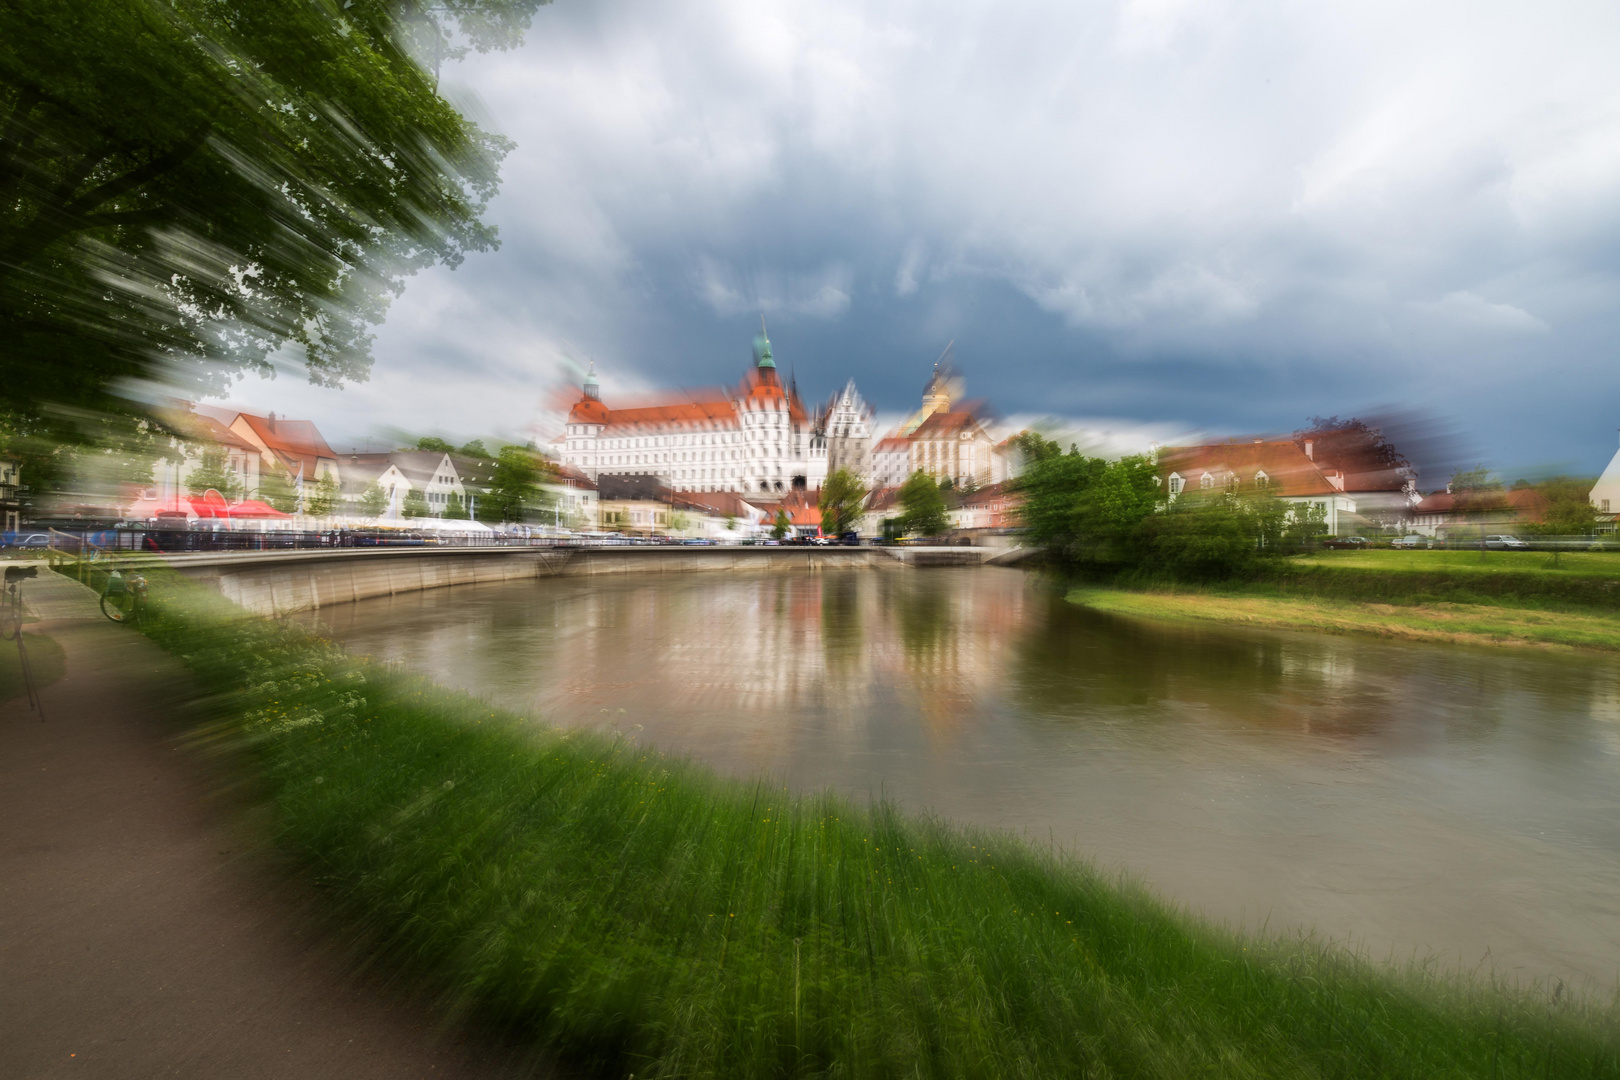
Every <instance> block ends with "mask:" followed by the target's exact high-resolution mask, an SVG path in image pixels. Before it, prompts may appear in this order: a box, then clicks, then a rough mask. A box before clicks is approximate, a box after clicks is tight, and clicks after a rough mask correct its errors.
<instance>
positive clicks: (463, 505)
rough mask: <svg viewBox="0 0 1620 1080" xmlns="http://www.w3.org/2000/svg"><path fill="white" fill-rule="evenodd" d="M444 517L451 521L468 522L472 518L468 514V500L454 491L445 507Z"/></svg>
mask: <svg viewBox="0 0 1620 1080" xmlns="http://www.w3.org/2000/svg"><path fill="white" fill-rule="evenodd" d="M444 516H445V518H446V519H447V520H449V521H466V520H467V518H468V517H470V516H471V515H470V514H468V513H467V500H466V499H463V498H462V497H461V496H460V495H457V494H456V493H455V492H453V491H452V492H451V493H450V501H449V502H448V503H446V504H445V507H444Z"/></svg>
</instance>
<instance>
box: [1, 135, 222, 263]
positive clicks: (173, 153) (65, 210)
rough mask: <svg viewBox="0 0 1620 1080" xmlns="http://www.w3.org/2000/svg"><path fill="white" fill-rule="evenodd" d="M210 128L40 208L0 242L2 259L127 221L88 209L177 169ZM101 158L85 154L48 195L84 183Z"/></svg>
mask: <svg viewBox="0 0 1620 1080" xmlns="http://www.w3.org/2000/svg"><path fill="white" fill-rule="evenodd" d="M212 129H213V125H212V124H204V125H203V126H202V127H201V128H200V129H198V130H197V131H196V132H195V133H194V134H192V135H191V136H190V137H188V138H187V139H186V140H185V141H184V142H182V143H180V144H179V145H178V146H175V147H173V148H172V149H170V150H167V151H165V152H164V153H162V154H159V155H158V156H157V157H155V158H152V159H151V160H150V161H148V162H147V163H146V164H144V165H141V166H139V167H137V168H134V169H131V170H130V171H129V172H127V173H124V174H123V175H122V176H117V177H114V178H113V179H111V180H108V181H106V182H105V183H102V184H98V185H97V186H95V187H93V188H91V189H90V190H89V191H87V192H85V193H84V194H83V195H80V196H79V197H78V198H75V199H73V200H72V201H71V202H68V203H67V204H66V205H65V206H56V207H49V206H48V207H42V208H41V210H40V213H39V216H38V217H36V218H35V219H34V221H33V223H32V224H31V225H30V226H29V227H28V228H26V229H24V230H22V231H21V232H20V233H19V234H18V235H17V236H16V237H15V239H13V240H12V241H11V242H10V243H8V244H4V245H0V256H3V257H4V261H6V262H10V263H13V264H20V263H23V262H27V261H28V260H29V259H32V258H34V257H35V256H36V255H38V254H39V253H40V252H42V251H44V250H45V249H46V248H48V247H50V245H52V244H54V243H56V241H58V240H60V239H62V238H63V237H64V236H67V235H69V234H71V233H75V232H82V231H84V230H85V229H91V228H98V227H100V226H101V225H102V224H104V223H105V224H115V225H116V224H126V223H129V222H125V221H119V220H114V219H116V218H118V217H119V216H120V215H119V214H100V215H98V214H93V213H92V211H94V210H95V209H96V208H97V207H98V206H104V205H106V204H107V203H108V202H110V201H112V200H113V199H116V198H119V197H120V196H122V195H126V194H128V193H129V192H131V191H133V190H135V189H136V188H138V187H141V186H142V185H144V184H147V183H150V182H151V181H152V180H155V179H157V178H158V177H160V176H162V175H163V174H164V173H166V172H169V171H171V170H173V169H176V168H179V167H180V166H181V165H183V164H184V163H185V162H186V160H187V159H189V158H190V157H191V155H193V154H195V153H196V152H197V151H198V150H199V149H201V148H202V146H203V144H204V143H206V142H207V141H208V136H209V133H210V132H211V131H212ZM104 160H106V159H105V157H103V158H98V159H95V160H92V159H90V158H88V157H86V158H85V159H83V160H82V161H80V163H79V165H78V166H77V167H75V168H74V169H73V170H72V172H70V173H69V174H68V175H67V176H65V177H63V178H62V180H61V182H60V183H58V184H57V185H56V190H55V191H54V192H53V193H52V195H53V196H54V197H55V199H56V200H58V201H60V200H62V199H64V198H66V197H67V196H70V195H71V194H72V192H73V190H74V189H75V188H77V187H78V185H79V184H81V183H83V182H84V178H85V177H86V176H88V175H89V173H90V172H91V171H93V170H94V169H95V167H96V165H98V164H99V163H100V162H101V161H104ZM147 212H148V211H127V212H121V213H128V214H136V213H143V214H144V213H147Z"/></svg>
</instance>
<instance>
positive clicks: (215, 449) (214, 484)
mask: <svg viewBox="0 0 1620 1080" xmlns="http://www.w3.org/2000/svg"><path fill="white" fill-rule="evenodd" d="M230 460H231V455H230V451H229V450H227V449H226V448H225V447H223V446H218V445H209V446H204V447H203V448H202V452H201V453H200V454H198V455H197V464H195V465H193V466H192V468H191V471H190V472H188V473H186V491H187V493H188V494H190V495H192V496H194V497H195V496H199V495H202V494H203V493H204V492H207V491H209V490H210V489H212V490H214V491H217V492H219V493H220V494H221V495H223V496H224V497H225V498H226V499H227V500H228V501H230V502H235V501H236V500H238V499H240V498H241V497H242V482H241V480H239V479H238V478H237V475H236V470H234V469H232V468H231V467H230Z"/></svg>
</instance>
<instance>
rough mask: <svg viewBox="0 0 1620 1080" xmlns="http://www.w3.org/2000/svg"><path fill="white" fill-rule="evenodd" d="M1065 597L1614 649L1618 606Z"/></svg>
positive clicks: (1117, 593) (1184, 595)
mask: <svg viewBox="0 0 1620 1080" xmlns="http://www.w3.org/2000/svg"><path fill="white" fill-rule="evenodd" d="M1068 599H1069V600H1070V601H1071V602H1073V603H1076V604H1081V605H1083V606H1085V607H1089V608H1092V609H1094V610H1096V611H1105V612H1108V613H1110V614H1114V615H1129V616H1136V617H1142V618H1155V619H1176V620H1183V621H1185V620H1192V621H1198V622H1221V623H1228V624H1234V625H1242V626H1257V627H1266V628H1269V629H1277V630H1312V631H1318V632H1322V633H1350V634H1370V635H1373V636H1377V637H1387V638H1399V639H1403V640H1408V641H1446V642H1457V643H1464V644H1476V645H1529V646H1542V647H1546V646H1552V647H1563V648H1577V649H1605V650H1620V612H1606V611H1605V612H1595V613H1594V612H1580V611H1567V612H1566V611H1547V610H1541V609H1537V608H1525V607H1509V606H1505V605H1496V604H1452V603H1427V604H1423V603H1415V604H1380V603H1366V602H1360V601H1354V600H1337V599H1325V598H1320V597H1289V598H1284V597H1280V596H1276V595H1244V594H1242V593H1240V592H1234V591H1230V590H1222V591H1215V590H1210V589H1182V590H1177V591H1154V592H1140V591H1129V590H1123V589H1095V588H1084V589H1075V590H1072V591H1071V592H1070V593H1069V594H1068Z"/></svg>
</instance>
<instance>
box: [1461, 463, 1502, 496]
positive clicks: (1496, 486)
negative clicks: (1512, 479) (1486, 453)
mask: <svg viewBox="0 0 1620 1080" xmlns="http://www.w3.org/2000/svg"><path fill="white" fill-rule="evenodd" d="M1501 490H1502V480H1501V478H1500V477H1498V476H1497V475H1496V474H1495V473H1493V472H1491V470H1490V469H1488V468H1486V467H1485V466H1484V465H1475V466H1474V467H1473V468H1472V469H1463V470H1462V471H1461V472H1455V473H1452V474H1451V491H1452V493H1453V494H1461V493H1463V492H1465V491H1501Z"/></svg>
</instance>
